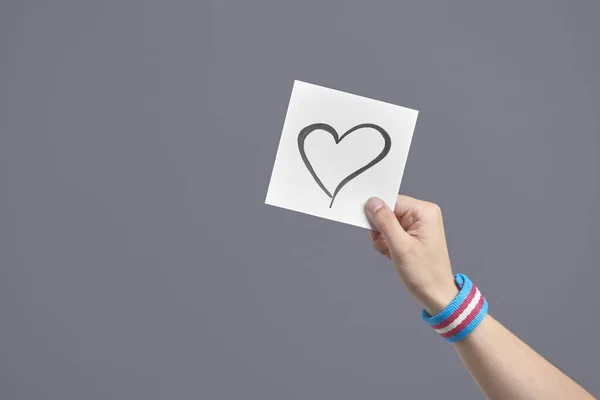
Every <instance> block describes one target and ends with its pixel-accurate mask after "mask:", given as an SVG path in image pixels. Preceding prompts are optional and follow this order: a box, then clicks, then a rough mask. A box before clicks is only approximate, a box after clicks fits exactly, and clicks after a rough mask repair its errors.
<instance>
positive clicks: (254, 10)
mask: <svg viewBox="0 0 600 400" xmlns="http://www.w3.org/2000/svg"><path fill="white" fill-rule="evenodd" d="M483 3H486V4H483ZM599 15H600V3H599V2H598V1H595V0H589V1H574V2H565V1H552V2H551V1H547V0H539V1H528V2H522V1H520V0H513V1H503V2H481V1H479V0H470V1H453V2H447V1H442V0H439V1H411V2H409V1H369V2H366V1H345V0H336V1H330V2H323V1H320V0H302V1H294V2H284V1H280V0H271V1H265V0H263V1H253V2H250V1H244V0H238V1H217V0H215V1H208V2H207V1H202V0H201V1H197V0H196V1H194V0H169V1H166V0H162V1H159V0H127V1H125V0H118V1H117V0H112V1H75V0H72V1H67V0H60V1H59V0H56V1H52V2H49V1H41V0H40V1H23V0H12V1H7V0H3V1H2V2H1V3H0V162H1V164H0V397H1V398H2V399H60V400H64V399H391V398H404V399H432V398H435V397H437V396H442V395H444V396H445V397H446V398H458V397H459V396H461V398H468V399H477V398H481V397H482V396H481V394H480V393H479V391H478V389H477V388H476V386H475V384H474V383H473V382H472V381H471V380H470V378H469V375H468V373H467V372H466V371H465V370H464V368H463V367H462V366H461V364H460V362H459V360H458V358H457V357H456V356H455V354H454V353H453V350H452V347H451V346H448V345H447V344H446V343H444V342H443V341H442V340H440V339H439V338H437V337H436V336H435V334H434V332H432V331H431V330H430V329H429V328H428V327H427V326H426V325H425V324H424V323H423V322H422V321H421V320H420V319H419V311H420V310H419V308H418V306H417V305H416V303H415V302H413V301H412V299H411V298H410V297H409V295H408V294H407V293H406V292H405V291H404V290H403V288H402V287H401V284H400V282H399V281H398V279H397V278H396V276H395V273H394V271H393V269H392V267H391V265H390V264H389V262H387V260H386V259H384V258H383V257H381V256H379V255H378V254H376V253H375V252H374V251H372V249H371V245H370V242H369V240H368V238H367V232H366V231H365V230H363V229H359V228H354V227H351V226H347V225H343V224H339V223H333V222H329V221H326V220H321V219H318V218H315V217H311V216H306V215H302V214H298V213H294V212H290V211H285V210H282V209H278V208H274V207H270V206H266V205H264V204H263V202H264V198H265V194H266V190H267V185H268V181H269V176H270V173H271V168H272V165H273V160H274V158H275V152H276V148H277V144H278V140H279V135H280V132H281V127H282V124H283V119H284V115H285V110H286V107H287V101H288V99H289V94H290V90H291V87H292V81H293V79H301V80H306V81H309V82H313V83H316V84H321V85H325V86H330V87H333V88H336V89H340V90H345V91H349V92H352V93H356V94H360V95H364V96H368V97H373V98H377V99H380V100H383V101H388V102H392V103H396V104H401V105H405V106H408V107H412V108H416V109H419V110H420V111H421V113H420V115H419V121H418V123H417V128H416V132H415V136H414V141H413V146H412V149H411V153H410V155H409V158H408V165H407V169H406V174H405V178H404V181H403V184H402V188H401V192H403V193H406V194H410V195H412V196H415V197H419V198H424V199H427V200H432V201H436V202H438V203H439V204H440V205H441V206H442V209H443V210H444V213H445V221H446V224H447V233H448V240H449V246H450V252H451V258H452V261H453V266H454V269H455V271H460V272H464V273H467V274H469V275H470V276H471V277H472V278H473V280H474V281H475V282H477V283H478V285H479V286H480V287H481V288H482V289H483V291H484V293H485V294H486V296H487V298H488V300H489V303H490V309H491V312H492V313H493V314H494V315H495V316H496V317H497V318H498V319H500V320H501V321H502V322H504V323H505V324H506V325H507V326H508V327H509V328H510V329H512V330H514V332H515V333H517V334H518V335H519V336H521V337H522V338H523V339H525V340H526V341H527V342H528V343H530V344H531V345H532V346H533V347H534V348H535V349H537V350H538V351H540V352H541V353H542V354H543V355H544V356H546V357H548V358H549V359H550V360H551V361H552V362H554V363H556V364H557V365H558V366H559V367H561V368H562V369H563V370H564V371H565V372H567V373H568V374H570V375H572V376H573V377H574V378H575V379H577V380H578V381H579V382H581V383H582V384H583V385H584V386H585V387H587V388H588V389H589V390H590V391H591V392H592V393H594V394H595V395H597V396H598V395H600V381H599V380H598V379H597V377H598V371H600V350H599V349H600V346H598V342H597V338H598V330H599V329H600V322H599V320H598V307H599V306H600V297H599V296H600V295H599V294H598V291H597V286H598V282H599V281H600V269H599V268H598V259H597V249H598V244H599V243H600V234H599V232H598V229H597V227H598V224H599V223H600V212H599V211H598V208H597V207H596V205H597V204H598V202H599V200H600V198H599V196H600V195H599V188H598V172H599V161H600V154H599V139H598V132H599V129H600V116H599V115H598V111H599V109H600V79H598V76H597V73H598V71H599V70H600V55H599V47H598V43H599V41H600V26H599V25H598V23H597V21H598V17H599ZM449 393H453V394H449Z"/></svg>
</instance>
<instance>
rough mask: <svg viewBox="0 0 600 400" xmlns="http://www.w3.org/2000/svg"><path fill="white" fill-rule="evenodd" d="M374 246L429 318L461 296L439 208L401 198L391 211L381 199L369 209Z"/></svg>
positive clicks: (375, 199) (427, 203)
mask: <svg viewBox="0 0 600 400" xmlns="http://www.w3.org/2000/svg"><path fill="white" fill-rule="evenodd" d="M365 208H366V213H367V217H368V218H369V220H370V221H371V224H372V225H373V227H374V228H375V229H377V230H379V232H377V231H370V232H369V236H370V237H371V240H372V241H373V246H374V247H375V249H376V250H377V251H379V252H380V253H381V254H383V255H385V256H386V257H387V258H389V259H390V260H392V262H393V263H394V266H395V267H396V272H398V275H399V276H400V279H401V280H402V282H403V283H404V285H405V286H406V288H407V289H408V291H409V292H410V293H411V294H412V295H413V296H414V297H415V299H416V300H417V301H418V302H419V303H420V304H421V305H422V306H423V308H425V310H427V312H428V313H429V314H430V315H436V314H438V313H439V312H440V311H442V310H443V309H444V308H446V306H447V305H448V304H450V302H451V301H452V299H454V297H456V295H457V294H458V288H457V286H456V284H455V283H454V275H453V274H452V267H451V266H450V257H449V256H448V248H447V245H446V235H445V233H444V223H443V221H442V212H441V210H440V208H439V207H438V206H437V205H436V204H433V203H429V202H426V201H421V200H417V199H414V198H412V197H408V196H398V199H397V202H396V207H395V209H394V211H393V212H392V210H391V209H390V208H389V207H388V206H387V205H386V204H385V203H384V202H383V201H382V200H381V199H379V198H377V197H372V198H370V199H369V201H368V202H367V205H366V207H365Z"/></svg>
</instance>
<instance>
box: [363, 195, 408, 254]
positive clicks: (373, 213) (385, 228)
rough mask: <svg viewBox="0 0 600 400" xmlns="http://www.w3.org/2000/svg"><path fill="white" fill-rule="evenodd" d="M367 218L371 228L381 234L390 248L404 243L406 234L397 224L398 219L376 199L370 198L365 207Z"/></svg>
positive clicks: (381, 201) (398, 223) (406, 237)
mask: <svg viewBox="0 0 600 400" xmlns="http://www.w3.org/2000/svg"><path fill="white" fill-rule="evenodd" d="M365 209H366V213H367V218H369V221H371V224H372V225H373V227H374V228H375V229H377V230H379V231H380V232H381V234H382V235H383V237H384V238H385V239H386V241H387V242H388V244H389V246H390V247H392V248H398V245H400V246H402V244H404V243H406V241H407V240H408V238H409V235H408V233H406V232H405V231H404V228H402V226H401V225H400V222H398V218H396V215H395V214H394V213H393V212H392V210H391V209H390V208H389V207H388V206H387V205H386V204H385V203H384V202H383V200H381V199H380V198H378V197H371V198H370V199H369V201H367V204H366V206H365Z"/></svg>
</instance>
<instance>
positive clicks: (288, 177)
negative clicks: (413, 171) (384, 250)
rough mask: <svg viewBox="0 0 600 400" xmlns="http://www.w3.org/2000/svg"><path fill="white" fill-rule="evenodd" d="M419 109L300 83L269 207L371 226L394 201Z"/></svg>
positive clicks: (288, 118) (279, 154)
mask: <svg viewBox="0 0 600 400" xmlns="http://www.w3.org/2000/svg"><path fill="white" fill-rule="evenodd" d="M417 115H418V111H416V110H412V109H410V108H405V107H400V106H396V105H394V104H389V103H384V102H381V101H378V100H372V99H368V98H366V97H361V96H356V95H353V94H349V93H344V92H340V91H338V90H333V89H329V88H325V87H321V86H317V85H312V84H310V83H306V82H300V81H295V82H294V87H293V89H292V95H291V97H290V104H289V105H288V110H287V115H286V117H285V123H284V125H283V132H282V133H281V140H280V142H279V148H278V150H277V156H276V158H275V166H274V167H273V173H272V175H271V182H270V183H269V189H268V191H267V198H266V200H265V203H266V204H271V205H274V206H278V207H282V208H286V209H289V210H294V211H300V212H303V213H306V214H311V215H316V216H318V217H322V218H327V219H331V220H334V221H339V222H344V223H347V224H351V225H356V226H360V227H363V228H370V225H369V222H368V220H367V218H366V216H365V213H364V206H365V203H366V202H367V200H368V199H369V197H371V196H377V197H380V198H381V199H383V200H384V201H385V202H386V203H387V204H388V205H390V207H392V208H393V207H394V205H395V204H396V196H397V195H398V190H399V189H400V181H401V180H402V175H403V174H404V166H405V164H406V158H407V157H408V150H409V148H410V142H411V139H412V135H413V131H414V128H415V124H416V123H417Z"/></svg>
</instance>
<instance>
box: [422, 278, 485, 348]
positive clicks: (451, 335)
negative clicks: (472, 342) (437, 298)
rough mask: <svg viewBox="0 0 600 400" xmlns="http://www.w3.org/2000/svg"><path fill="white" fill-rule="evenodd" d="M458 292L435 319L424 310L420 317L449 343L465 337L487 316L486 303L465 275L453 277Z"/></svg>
mask: <svg viewBox="0 0 600 400" xmlns="http://www.w3.org/2000/svg"><path fill="white" fill-rule="evenodd" d="M454 280H455V282H456V285H457V286H458V288H459V289H460V292H458V294H457V295H456V297H455V298H454V300H452V302H451V303H450V304H449V305H448V307H446V308H445V309H444V310H443V311H442V312H440V313H439V314H438V315H436V316H435V317H432V316H431V315H429V313H428V312H427V311H425V310H423V312H422V313H421V314H422V315H421V317H422V318H423V320H424V321H425V322H427V323H428V324H429V325H431V327H432V328H433V329H434V330H435V331H436V332H437V333H439V334H440V336H441V337H443V338H444V339H446V341H447V342H449V343H454V342H458V341H459V340H461V339H464V338H465V337H467V335H468V334H469V333H471V332H472V331H473V329H475V327H477V325H479V323H480V322H481V320H482V319H483V317H485V315H486V314H487V311H488V303H487V301H486V300H485V298H484V297H483V295H482V294H481V292H480V291H479V289H477V287H476V286H475V285H474V284H473V282H471V280H470V279H469V278H467V276H466V275H463V274H456V275H454Z"/></svg>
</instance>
